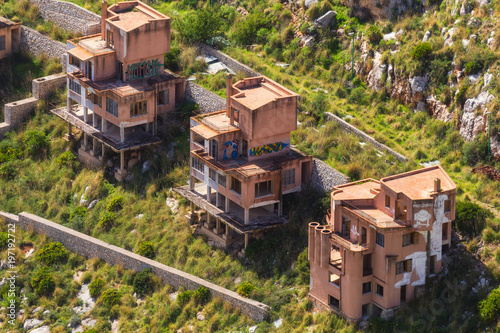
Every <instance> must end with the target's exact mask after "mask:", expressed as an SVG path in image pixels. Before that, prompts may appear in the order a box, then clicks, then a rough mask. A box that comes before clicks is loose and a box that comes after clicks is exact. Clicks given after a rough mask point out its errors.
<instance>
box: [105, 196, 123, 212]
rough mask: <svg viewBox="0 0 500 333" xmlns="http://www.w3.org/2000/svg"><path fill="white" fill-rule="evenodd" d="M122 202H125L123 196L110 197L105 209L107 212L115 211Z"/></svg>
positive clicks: (119, 207)
mask: <svg viewBox="0 0 500 333" xmlns="http://www.w3.org/2000/svg"><path fill="white" fill-rule="evenodd" d="M124 203H125V198H124V197H122V196H117V197H114V198H111V200H110V201H109V202H108V204H107V205H106V210H107V211H108V212H116V211H118V210H120V209H122V208H123V204H124Z"/></svg>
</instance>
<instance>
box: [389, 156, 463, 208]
mask: <svg viewBox="0 0 500 333" xmlns="http://www.w3.org/2000/svg"><path fill="white" fill-rule="evenodd" d="M436 178H439V179H440V180H441V191H449V190H454V189H456V185H455V183H454V182H453V181H452V180H451V178H450V177H449V176H448V174H447V173H446V172H445V171H444V170H443V168H442V167H441V166H439V165H435V166H431V167H428V168H423V169H418V170H413V171H410V172H405V173H402V174H399V175H394V176H390V177H385V178H382V179H381V180H380V182H381V183H382V184H384V185H386V186H387V187H388V188H390V189H391V190H393V191H394V192H396V193H404V194H405V195H406V196H408V197H409V198H410V199H412V200H418V199H431V198H432V196H431V194H435V192H434V180H435V179H436Z"/></svg>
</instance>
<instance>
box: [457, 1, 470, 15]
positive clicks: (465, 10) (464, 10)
mask: <svg viewBox="0 0 500 333" xmlns="http://www.w3.org/2000/svg"><path fill="white" fill-rule="evenodd" d="M471 10H472V6H471V5H470V4H469V2H468V1H467V0H466V1H464V2H462V6H461V7H460V16H464V15H467V14H469V13H470V12H471Z"/></svg>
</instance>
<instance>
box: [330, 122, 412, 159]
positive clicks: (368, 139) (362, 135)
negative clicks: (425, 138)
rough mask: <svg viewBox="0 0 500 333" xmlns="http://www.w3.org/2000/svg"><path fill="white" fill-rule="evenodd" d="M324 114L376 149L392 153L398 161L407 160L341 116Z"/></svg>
mask: <svg viewBox="0 0 500 333" xmlns="http://www.w3.org/2000/svg"><path fill="white" fill-rule="evenodd" d="M325 114H326V116H327V118H328V119H330V120H333V121H335V122H336V123H337V124H339V125H340V128H342V129H343V130H344V131H346V132H349V133H352V134H354V135H356V136H357V137H359V138H361V139H362V140H363V141H364V142H366V143H370V144H372V145H374V146H375V147H376V148H377V149H380V150H384V151H386V152H388V153H389V154H391V155H393V156H394V157H395V158H396V159H397V160H398V161H400V162H406V161H408V159H407V158H406V157H404V156H403V155H401V154H400V153H398V152H396V151H395V150H393V149H391V148H389V147H387V146H386V145H384V144H382V143H380V142H378V141H377V140H375V139H374V138H373V137H371V136H370V135H368V134H366V133H365V132H363V131H360V130H359V129H357V128H356V127H354V126H352V125H351V124H349V123H348V122H346V121H345V120H343V119H342V118H339V117H337V116H336V115H334V114H333V113H330V112H325Z"/></svg>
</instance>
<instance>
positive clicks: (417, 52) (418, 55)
mask: <svg viewBox="0 0 500 333" xmlns="http://www.w3.org/2000/svg"><path fill="white" fill-rule="evenodd" d="M431 53H432V45H431V44H430V43H428V42H424V43H420V44H418V45H417V46H415V48H414V49H413V51H412V52H411V56H412V57H413V59H415V60H424V59H427V58H428V57H429V56H430V55H431Z"/></svg>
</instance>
